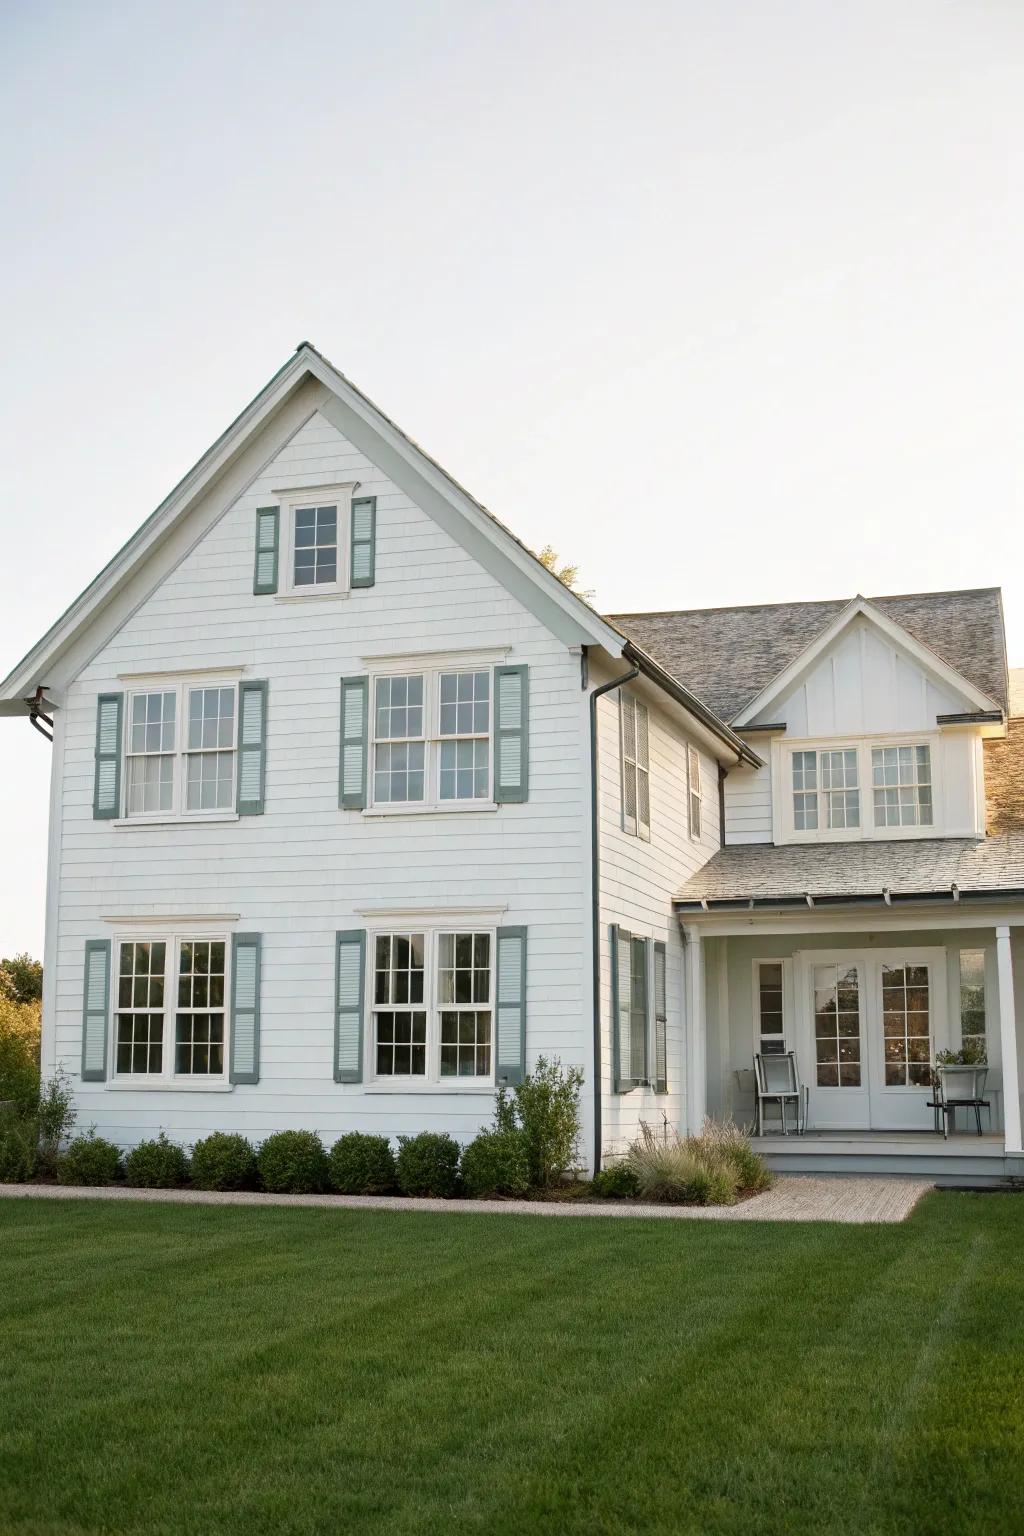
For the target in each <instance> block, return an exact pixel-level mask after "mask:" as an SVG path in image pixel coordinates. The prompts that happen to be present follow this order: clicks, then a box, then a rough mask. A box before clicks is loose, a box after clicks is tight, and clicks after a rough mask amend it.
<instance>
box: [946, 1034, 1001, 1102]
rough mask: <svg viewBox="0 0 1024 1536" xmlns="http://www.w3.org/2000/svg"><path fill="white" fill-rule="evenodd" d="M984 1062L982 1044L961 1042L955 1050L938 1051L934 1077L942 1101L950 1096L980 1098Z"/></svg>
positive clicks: (983, 1095) (984, 1070) (985, 1063)
mask: <svg viewBox="0 0 1024 1536" xmlns="http://www.w3.org/2000/svg"><path fill="white" fill-rule="evenodd" d="M987 1076H988V1061H987V1059H986V1055H985V1048H984V1046H982V1045H974V1044H971V1045H962V1046H961V1047H960V1049H959V1050H958V1051H939V1052H938V1053H937V1055H936V1057H935V1068H934V1077H935V1079H936V1081H937V1084H938V1086H939V1088H940V1090H941V1093H942V1099H943V1102H944V1103H946V1104H948V1103H949V1102H950V1100H951V1099H982V1098H984V1097H985V1079H986V1077H987Z"/></svg>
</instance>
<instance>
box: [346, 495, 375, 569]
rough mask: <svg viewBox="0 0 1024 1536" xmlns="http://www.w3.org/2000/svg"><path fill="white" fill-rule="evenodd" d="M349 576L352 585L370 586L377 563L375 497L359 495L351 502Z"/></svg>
mask: <svg viewBox="0 0 1024 1536" xmlns="http://www.w3.org/2000/svg"><path fill="white" fill-rule="evenodd" d="M351 556H352V558H351V571H352V574H351V577H350V585H351V586H353V587H372V586H373V582H374V569H375V566H376V563H377V498H376V496H359V497H357V498H356V500H355V501H353V503H352V539H351Z"/></svg>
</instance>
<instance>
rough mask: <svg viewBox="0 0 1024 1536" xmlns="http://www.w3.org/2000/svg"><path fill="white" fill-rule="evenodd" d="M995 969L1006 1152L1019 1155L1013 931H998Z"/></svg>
mask: <svg viewBox="0 0 1024 1536" xmlns="http://www.w3.org/2000/svg"><path fill="white" fill-rule="evenodd" d="M996 970H997V974H998V977H999V1040H1000V1044H1001V1046H1002V1053H1003V1128H1004V1135H1005V1138H1006V1150H1007V1152H1020V1151H1021V1150H1022V1147H1021V1134H1020V1073H1019V1071H1018V1064H1017V1009H1016V1007H1015V1004H1014V998H1013V957H1012V954H1011V952H1010V929H1009V928H1008V927H1007V926H1005V925H1001V926H1000V927H998V928H997V929H996Z"/></svg>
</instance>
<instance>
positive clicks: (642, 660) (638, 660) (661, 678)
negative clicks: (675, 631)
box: [622, 640, 764, 768]
mask: <svg viewBox="0 0 1024 1536" xmlns="http://www.w3.org/2000/svg"><path fill="white" fill-rule="evenodd" d="M622 654H623V656H624V657H625V659H626V661H630V662H632V663H633V666H634V671H633V672H632V673H631V674H630V675H631V676H632V677H635V676H636V675H637V672H642V673H643V675H644V677H647V678H650V680H651V682H652V683H656V684H657V686H658V687H659V688H660V689H661V690H662V691H663V692H664V693H667V694H668V695H669V696H670V697H671V698H673V699H675V701H676V703H677V704H681V705H682V706H683V708H684V709H687V710H689V712H690V714H691V715H693V716H694V717H695V718H696V719H697V720H699V721H700V723H701V724H702V725H703V726H705V727H706V728H707V730H709V731H710V732H711V734H712V735H713V736H717V738H718V740H719V741H721V742H723V743H724V744H725V745H726V746H727V747H729V748H730V749H731V750H732V751H733V752H735V754H736V765H737V767H738V766H739V764H740V763H747V764H748V765H749V766H750V767H751V768H763V767H764V760H763V759H762V758H760V757H758V755H757V753H756V752H755V751H754V749H753V747H750V746H748V745H747V743H746V742H745V741H744V740H743V738H742V737H741V736H737V735H736V732H735V731H734V730H732V729H731V728H730V727H729V726H728V725H726V724H725V722H724V721H722V720H720V719H719V718H718V716H717V715H716V714H715V713H714V711H713V710H711V709H709V708H708V706H707V705H706V704H703V703H701V701H700V699H698V698H697V696H696V694H693V693H691V692H690V690H689V688H684V687H683V685H682V683H680V682H677V680H676V679H675V678H674V677H673V676H672V674H671V672H666V671H665V669H664V667H662V666H660V665H659V664H658V662H656V661H655V660H654V657H653V656H649V655H648V654H647V652H646V651H642V650H641V649H640V647H639V646H638V645H634V644H633V642H632V640H626V641H625V642H624V644H623V647H622Z"/></svg>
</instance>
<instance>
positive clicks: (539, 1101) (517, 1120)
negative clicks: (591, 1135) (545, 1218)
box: [494, 1056, 583, 1189]
mask: <svg viewBox="0 0 1024 1536" xmlns="http://www.w3.org/2000/svg"><path fill="white" fill-rule="evenodd" d="M582 1086H583V1073H582V1072H581V1071H580V1069H579V1067H569V1068H565V1067H563V1066H562V1063H561V1062H560V1061H559V1060H558V1058H557V1056H556V1057H554V1058H553V1059H552V1060H551V1061H549V1060H548V1059H547V1057H546V1056H539V1057H538V1058H537V1065H536V1067H535V1068H534V1069H533V1071H532V1072H528V1073H527V1074H526V1076H525V1078H524V1079H523V1081H522V1082H521V1083H519V1084H518V1085H517V1086H516V1087H515V1088H513V1089H512V1090H511V1092H510V1091H509V1089H507V1088H505V1087H502V1088H499V1089H498V1094H497V1102H496V1105H495V1112H494V1124H495V1129H496V1130H498V1131H516V1130H519V1131H521V1132H522V1134H523V1138H524V1140H525V1143H526V1152H527V1157H528V1159H529V1163H530V1177H531V1181H532V1183H533V1184H535V1185H537V1186H538V1187H539V1188H542V1189H543V1188H547V1187H549V1186H550V1185H552V1184H557V1183H558V1181H559V1179H561V1178H564V1176H565V1175H566V1174H567V1173H570V1172H573V1171H575V1169H576V1167H577V1160H578V1159H577V1154H578V1144H579V1138H580V1089H581V1088H582Z"/></svg>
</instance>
